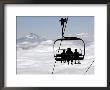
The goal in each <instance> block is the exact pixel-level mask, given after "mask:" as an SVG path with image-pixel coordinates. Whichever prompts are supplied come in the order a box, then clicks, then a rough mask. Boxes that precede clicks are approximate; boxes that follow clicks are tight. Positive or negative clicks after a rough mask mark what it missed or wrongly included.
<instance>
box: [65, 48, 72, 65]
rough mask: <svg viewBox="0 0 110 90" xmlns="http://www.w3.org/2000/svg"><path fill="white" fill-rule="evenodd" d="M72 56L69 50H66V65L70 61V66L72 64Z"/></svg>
mask: <svg viewBox="0 0 110 90" xmlns="http://www.w3.org/2000/svg"><path fill="white" fill-rule="evenodd" d="M72 56H73V52H72V51H71V48H67V51H66V59H67V62H68V65H69V61H70V60H71V64H72V62H73V59H72Z"/></svg>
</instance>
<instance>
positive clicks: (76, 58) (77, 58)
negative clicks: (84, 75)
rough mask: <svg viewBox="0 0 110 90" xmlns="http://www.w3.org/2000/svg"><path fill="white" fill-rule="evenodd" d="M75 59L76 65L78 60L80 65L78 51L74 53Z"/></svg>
mask: <svg viewBox="0 0 110 90" xmlns="http://www.w3.org/2000/svg"><path fill="white" fill-rule="evenodd" d="M74 59H75V64H76V60H78V64H80V60H79V52H77V49H75V52H74Z"/></svg>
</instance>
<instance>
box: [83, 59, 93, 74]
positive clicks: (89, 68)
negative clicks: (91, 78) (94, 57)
mask: <svg viewBox="0 0 110 90" xmlns="http://www.w3.org/2000/svg"><path fill="white" fill-rule="evenodd" d="M93 63H94V61H92V63H91V64H90V66H89V67H88V68H87V70H86V72H85V73H87V72H88V70H89V69H90V68H91V66H92V64H93Z"/></svg>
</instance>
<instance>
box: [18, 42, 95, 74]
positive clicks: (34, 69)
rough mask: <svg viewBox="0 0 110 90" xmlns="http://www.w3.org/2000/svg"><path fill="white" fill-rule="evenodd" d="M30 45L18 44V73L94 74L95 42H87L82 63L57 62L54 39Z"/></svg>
mask: <svg viewBox="0 0 110 90" xmlns="http://www.w3.org/2000/svg"><path fill="white" fill-rule="evenodd" d="M26 45H27V43H26ZM28 47H29V48H27V49H24V48H21V46H20V47H19V45H18V46H17V74H52V72H53V74H84V75H85V74H94V63H93V64H92V62H93V61H94V42H89V43H88V44H87V46H86V48H85V58H84V60H81V61H80V62H81V64H73V65H71V63H70V64H69V65H68V64H67V63H61V62H56V64H55V59H54V53H53V41H52V40H47V41H42V42H41V43H40V44H39V45H38V44H29V45H28ZM30 47H31V48H30ZM54 64H55V68H54ZM91 64H92V65H91ZM90 65H91V67H90V68H89V66H90ZM53 68H54V71H53ZM88 68H89V70H88V71H87V69H88ZM86 71H87V72H86Z"/></svg>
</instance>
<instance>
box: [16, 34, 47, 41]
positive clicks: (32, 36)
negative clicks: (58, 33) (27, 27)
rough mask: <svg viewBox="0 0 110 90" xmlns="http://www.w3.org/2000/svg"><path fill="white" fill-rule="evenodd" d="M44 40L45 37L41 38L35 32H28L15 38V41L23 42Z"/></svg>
mask: <svg viewBox="0 0 110 90" xmlns="http://www.w3.org/2000/svg"><path fill="white" fill-rule="evenodd" d="M45 40H46V39H45V38H42V37H40V36H39V35H37V34H35V33H29V34H27V35H26V36H24V37H21V38H19V39H17V43H23V42H29V43H34V42H41V41H45Z"/></svg>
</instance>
